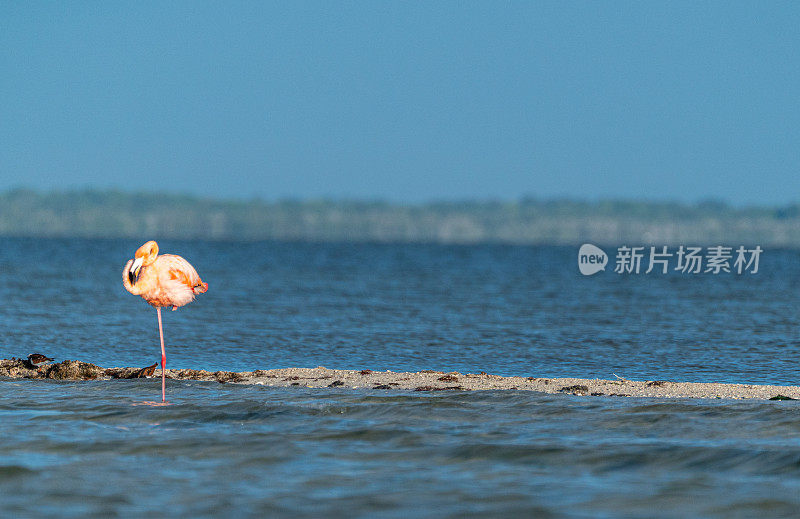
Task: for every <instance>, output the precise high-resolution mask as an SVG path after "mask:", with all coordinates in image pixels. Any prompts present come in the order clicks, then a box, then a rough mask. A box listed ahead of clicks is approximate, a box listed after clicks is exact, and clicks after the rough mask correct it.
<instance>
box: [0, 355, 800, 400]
mask: <svg viewBox="0 0 800 519" xmlns="http://www.w3.org/2000/svg"><path fill="white" fill-rule="evenodd" d="M159 374H160V370H156V369H155V366H148V367H145V368H101V367H100V366H97V365H95V364H90V363H87V362H80V361H76V360H65V361H63V362H60V363H57V364H50V365H48V366H44V367H41V368H39V369H36V368H33V367H31V366H29V365H28V363H27V361H25V360H20V359H16V358H12V359H3V360H0V377H10V378H33V379H56V380H110V379H130V378H147V377H153V376H155V377H158V376H159ZM167 378H170V379H175V380H207V381H216V382H219V383H235V384H262V385H267V386H275V387H291V386H300V387H312V388H325V387H332V388H347V389H370V390H393V389H399V390H404V391H479V390H520V391H538V392H541V393H561V394H570V395H578V396H587V397H588V396H616V397H646V398H726V399H763V400H768V399H773V400H791V399H800V386H762V385H754V384H718V383H712V382H702V383H696V382H670V381H666V380H647V381H636V380H625V379H619V380H601V379H580V378H540V377H503V376H499V375H490V374H488V373H483V372H481V373H477V374H475V373H466V374H462V373H456V372H451V373H446V372H443V371H432V370H424V371H418V372H416V373H403V372H394V371H372V370H369V369H365V370H361V371H357V370H339V369H328V368H325V367H322V366H320V367H317V368H285V369H270V370H262V369H259V370H255V371H243V372H238V373H237V372H231V371H213V372H212V371H205V370H195V369H168V370H167Z"/></svg>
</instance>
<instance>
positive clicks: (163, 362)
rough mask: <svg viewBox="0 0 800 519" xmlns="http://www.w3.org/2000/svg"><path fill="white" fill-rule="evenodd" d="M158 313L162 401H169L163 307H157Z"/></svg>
mask: <svg viewBox="0 0 800 519" xmlns="http://www.w3.org/2000/svg"><path fill="white" fill-rule="evenodd" d="M156 311H157V312H158V336H159V337H160V338H161V401H162V402H166V401H167V376H166V374H165V373H164V369H165V368H166V367H167V354H166V353H165V352H164V331H163V330H162V328H161V307H160V306H157V307H156Z"/></svg>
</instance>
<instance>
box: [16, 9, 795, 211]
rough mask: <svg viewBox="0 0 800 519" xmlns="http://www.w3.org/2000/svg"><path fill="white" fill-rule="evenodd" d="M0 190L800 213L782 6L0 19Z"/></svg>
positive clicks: (33, 13) (53, 12) (66, 14)
mask: <svg viewBox="0 0 800 519" xmlns="http://www.w3.org/2000/svg"><path fill="white" fill-rule="evenodd" d="M0 72H1V73H0V190H4V189H7V188H9V187H14V186H26V187H33V188H37V189H67V188H83V187H98V188H119V189H124V190H132V191H167V192H189V193H193V194H199V195H208V196H224V197H251V196H257V197H262V198H267V199H275V198H280V197H287V196H289V197H300V198H306V197H322V196H329V197H335V198H382V199H388V200H395V201H408V202H419V201H425V200H431V199H465V198H473V199H474V198H478V199H483V198H500V199H516V198H519V197H520V196H523V195H529V196H538V197H555V196H574V197H581V198H609V197H613V198H620V197H623V198H647V199H676V200H684V201H694V200H698V199H704V198H718V199H723V200H727V201H730V202H733V203H736V204H784V203H788V202H794V201H798V200H800V182H799V181H798V179H797V174H798V171H800V102H799V101H798V100H799V99H800V4H798V3H796V2H794V3H791V2H784V3H781V2H769V3H760V2H555V1H554V2H499V1H488V0H487V1H485V2H377V1H369V2H342V3H339V2H328V1H325V2H281V3H268V2H218V3H210V2H209V3H206V2H128V3H123V2H91V3H90V2H85V3H84V2H69V3H67V2H60V3H56V2H54V3H50V2H35V3H34V2H15V1H8V2H6V1H0Z"/></svg>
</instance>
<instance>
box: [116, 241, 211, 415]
mask: <svg viewBox="0 0 800 519" xmlns="http://www.w3.org/2000/svg"><path fill="white" fill-rule="evenodd" d="M122 284H123V286H124V287H125V289H126V290H127V291H128V292H130V293H131V294H134V295H137V296H142V298H143V299H144V300H145V301H147V302H148V303H149V304H150V305H152V306H154V307H155V308H156V311H157V313H158V334H159V336H160V338H161V401H162V402H166V377H165V372H164V370H165V369H166V364H167V355H166V353H165V351H164V332H163V330H162V326H161V308H162V307H165V306H171V307H172V309H173V310H177V309H178V307H181V306H183V305H186V304H188V303H191V302H192V301H194V298H195V296H196V295H197V294H202V293H203V292H205V291H206V290H208V283H204V282H203V280H202V279H200V276H199V275H198V274H197V271H196V270H195V269H194V267H193V266H192V265H191V264H190V263H189V262H188V261H186V260H185V259H183V258H182V257H180V256H175V255H173V254H162V255H159V254H158V244H157V243H156V242H154V241H149V242H147V243H145V244H144V245H142V246H141V247H139V249H138V250H137V251H136V254H135V255H134V258H133V259H132V260H128V262H127V263H126V264H125V268H124V269H122Z"/></svg>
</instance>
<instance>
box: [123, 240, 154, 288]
mask: <svg viewBox="0 0 800 519" xmlns="http://www.w3.org/2000/svg"><path fill="white" fill-rule="evenodd" d="M156 256H158V244H157V243H156V242H154V241H153V240H150V241H149V242H147V243H145V244H144V245H142V246H141V247H139V248H138V249H136V254H135V255H134V256H133V264H132V265H131V269H130V270H129V271H128V280H129V281H130V282H131V285H135V284H136V282H137V281H139V275H140V274H141V273H142V267H146V266H148V265H151V264H152V263H153V262H154V261H155V260H156Z"/></svg>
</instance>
